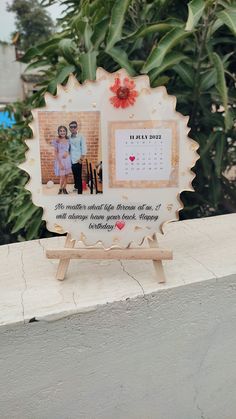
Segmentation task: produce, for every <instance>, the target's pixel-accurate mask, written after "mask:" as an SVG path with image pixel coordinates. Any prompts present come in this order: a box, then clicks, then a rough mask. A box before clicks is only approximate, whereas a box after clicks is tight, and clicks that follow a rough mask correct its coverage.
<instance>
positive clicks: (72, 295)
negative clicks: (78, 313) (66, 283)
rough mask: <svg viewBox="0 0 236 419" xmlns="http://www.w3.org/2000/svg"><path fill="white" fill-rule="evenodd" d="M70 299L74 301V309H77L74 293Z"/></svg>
mask: <svg viewBox="0 0 236 419" xmlns="http://www.w3.org/2000/svg"><path fill="white" fill-rule="evenodd" d="M72 298H73V301H74V305H75V308H78V305H77V302H76V300H75V293H74V292H73V293H72Z"/></svg>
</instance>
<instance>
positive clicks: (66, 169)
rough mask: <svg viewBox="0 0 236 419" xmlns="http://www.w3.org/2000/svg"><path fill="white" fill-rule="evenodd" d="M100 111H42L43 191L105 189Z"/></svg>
mask: <svg viewBox="0 0 236 419" xmlns="http://www.w3.org/2000/svg"><path fill="white" fill-rule="evenodd" d="M99 123H100V114H99V112H96V111H94V112H60V111H58V112H40V113H39V135H40V156H41V180H42V192H43V194H46V195H56V194H59V195H75V194H79V195H81V194H98V193H102V151H101V144H100V136H99Z"/></svg>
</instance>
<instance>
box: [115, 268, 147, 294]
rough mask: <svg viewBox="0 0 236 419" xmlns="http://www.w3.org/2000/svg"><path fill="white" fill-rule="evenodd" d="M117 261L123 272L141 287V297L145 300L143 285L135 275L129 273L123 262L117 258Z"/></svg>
mask: <svg viewBox="0 0 236 419" xmlns="http://www.w3.org/2000/svg"><path fill="white" fill-rule="evenodd" d="M119 262H120V266H121V268H122V270H123V272H125V273H126V274H127V275H128V276H129V277H130V278H132V279H133V280H134V281H135V282H137V284H138V285H139V287H140V288H141V290H142V293H143V298H144V299H145V300H147V298H146V295H145V291H144V289H143V286H142V285H141V284H140V282H139V281H138V279H137V278H135V276H133V275H131V274H130V273H129V272H128V271H127V270H126V269H125V267H124V265H123V262H122V261H121V260H119Z"/></svg>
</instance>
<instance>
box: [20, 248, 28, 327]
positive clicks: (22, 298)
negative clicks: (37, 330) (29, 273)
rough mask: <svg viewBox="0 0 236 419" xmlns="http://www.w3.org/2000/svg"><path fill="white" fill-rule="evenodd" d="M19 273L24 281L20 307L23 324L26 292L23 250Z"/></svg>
mask: <svg viewBox="0 0 236 419" xmlns="http://www.w3.org/2000/svg"><path fill="white" fill-rule="evenodd" d="M21 272H22V279H23V281H24V289H23V291H22V292H21V307H22V316H23V321H24V323H25V307H24V294H25V292H26V290H27V282H26V277H25V265H24V259H23V249H21Z"/></svg>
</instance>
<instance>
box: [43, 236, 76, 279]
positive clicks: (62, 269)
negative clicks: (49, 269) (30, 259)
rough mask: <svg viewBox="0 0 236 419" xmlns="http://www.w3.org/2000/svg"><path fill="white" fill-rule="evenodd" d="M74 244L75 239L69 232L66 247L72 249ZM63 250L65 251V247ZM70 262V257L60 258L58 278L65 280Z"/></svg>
mask: <svg viewBox="0 0 236 419" xmlns="http://www.w3.org/2000/svg"><path fill="white" fill-rule="evenodd" d="M74 246H75V240H72V239H71V235H70V234H67V236H66V242H65V248H68V249H71V248H73V247H74ZM62 251H63V252H65V249H64V250H62ZM46 254H47V252H46ZM69 263H70V259H68V258H67V259H65V258H60V262H59V265H58V268H57V273H56V279H58V280H59V281H63V279H64V278H65V275H66V272H67V269H68V266H69Z"/></svg>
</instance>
